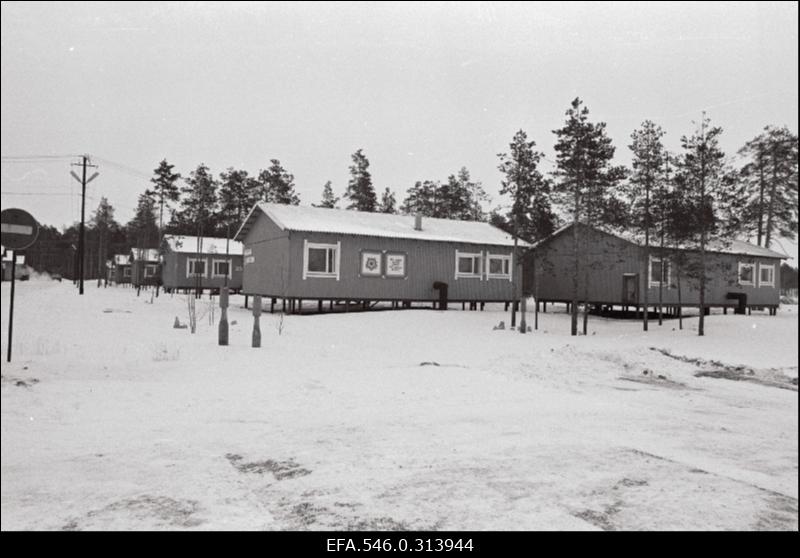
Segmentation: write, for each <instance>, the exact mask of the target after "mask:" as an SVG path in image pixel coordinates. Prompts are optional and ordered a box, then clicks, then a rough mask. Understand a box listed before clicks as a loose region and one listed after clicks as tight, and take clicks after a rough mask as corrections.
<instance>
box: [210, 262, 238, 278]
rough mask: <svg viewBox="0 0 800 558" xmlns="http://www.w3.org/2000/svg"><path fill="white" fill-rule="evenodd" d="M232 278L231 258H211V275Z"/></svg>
mask: <svg viewBox="0 0 800 558" xmlns="http://www.w3.org/2000/svg"><path fill="white" fill-rule="evenodd" d="M226 275H227V276H228V278H231V277H232V276H233V275H232V274H231V262H230V260H216V259H215V260H211V277H212V278H217V277H225V276H226Z"/></svg>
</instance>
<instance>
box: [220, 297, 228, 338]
mask: <svg viewBox="0 0 800 558" xmlns="http://www.w3.org/2000/svg"><path fill="white" fill-rule="evenodd" d="M219 308H220V318H219V344H220V345H227V344H228V287H222V288H221V289H220V290H219Z"/></svg>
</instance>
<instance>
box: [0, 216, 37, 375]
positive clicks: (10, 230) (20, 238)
mask: <svg viewBox="0 0 800 558" xmlns="http://www.w3.org/2000/svg"><path fill="white" fill-rule="evenodd" d="M37 236H39V224H38V223H37V222H36V219H34V218H33V216H32V215H31V214H30V213H28V212H27V211H23V210H21V209H4V210H3V211H2V212H0V244H2V245H3V246H5V247H6V248H10V249H11V300H10V301H9V305H8V354H7V355H6V362H11V341H12V334H13V332H14V288H15V286H16V282H17V277H16V276H17V250H24V249H25V248H27V247H28V246H30V245H31V244H33V243H34V242H36V237H37Z"/></svg>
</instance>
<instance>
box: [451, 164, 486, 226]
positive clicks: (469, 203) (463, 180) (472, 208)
mask: <svg viewBox="0 0 800 558" xmlns="http://www.w3.org/2000/svg"><path fill="white" fill-rule="evenodd" d="M457 181H458V191H459V192H460V193H461V196H462V199H463V200H464V201H463V202H462V205H463V206H466V208H467V209H466V210H465V211H463V212H462V213H461V214H460V215H458V217H456V218H457V219H463V220H465V221H483V220H484V219H485V218H486V215H485V214H484V212H483V204H484V203H488V202H489V196H488V195H487V194H486V192H485V191H484V189H483V185H482V184H481V183H480V182H474V181H473V180H472V179H471V178H470V175H469V171H468V170H467V167H461V169H460V170H459V171H458V177H457Z"/></svg>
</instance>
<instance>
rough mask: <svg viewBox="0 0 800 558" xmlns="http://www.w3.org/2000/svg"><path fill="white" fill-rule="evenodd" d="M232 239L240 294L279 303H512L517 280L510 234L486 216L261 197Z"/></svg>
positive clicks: (393, 304)
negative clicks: (239, 260) (238, 258)
mask: <svg viewBox="0 0 800 558" xmlns="http://www.w3.org/2000/svg"><path fill="white" fill-rule="evenodd" d="M234 238H235V239H236V240H238V241H241V242H242V244H243V246H244V250H243V256H244V274H243V288H242V292H243V293H245V294H248V295H262V296H264V297H268V298H271V299H272V304H273V305H274V304H275V301H276V300H277V299H284V300H289V301H290V304H292V302H294V301H302V300H305V301H311V300H313V301H317V303H318V305H319V310H322V309H323V301H328V302H329V305H330V307H331V308H332V307H333V304H334V303H335V302H337V303H342V302H344V303H346V305H347V306H348V307H349V305H350V303H351V302H357V303H360V304H361V305H363V306H364V307H368V306H369V305H371V304H374V303H377V302H391V303H392V306H393V307H397V306H401V305H402V306H406V307H407V306H410V305H411V303H412V302H436V301H439V303H440V305H441V307H442V308H446V305H443V304H442V303H443V302H444V301H449V302H463V303H470V307H471V308H476V307H477V304H478V303H485V302H510V301H511V300H513V294H514V288H515V284H519V285H520V287H521V284H520V283H519V282H516V283H515V280H516V279H518V276H519V274H520V273H521V266H517V267H516V268H515V265H514V263H515V262H514V256H513V245H514V242H513V239H512V238H511V236H509V235H508V234H506V233H505V232H503V231H501V230H500V229H497V228H495V227H493V226H491V225H489V224H488V223H483V222H475V221H455V220H450V219H434V218H428V217H419V216H417V217H414V216H407V215H394V214H385V213H367V212H361V211H346V210H340V209H326V208H317V207H301V206H293V205H278V204H269V203H258V204H256V205H255V206H254V207H253V209H252V210H251V211H250V213H249V214H248V216H247V218H246V219H245V221H244V222H243V224H242V226H241V228H240V229H239V231H238V232H237V233H236V235H235V237H234ZM292 305H293V304H292ZM298 307H302V303H300V306H298Z"/></svg>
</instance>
